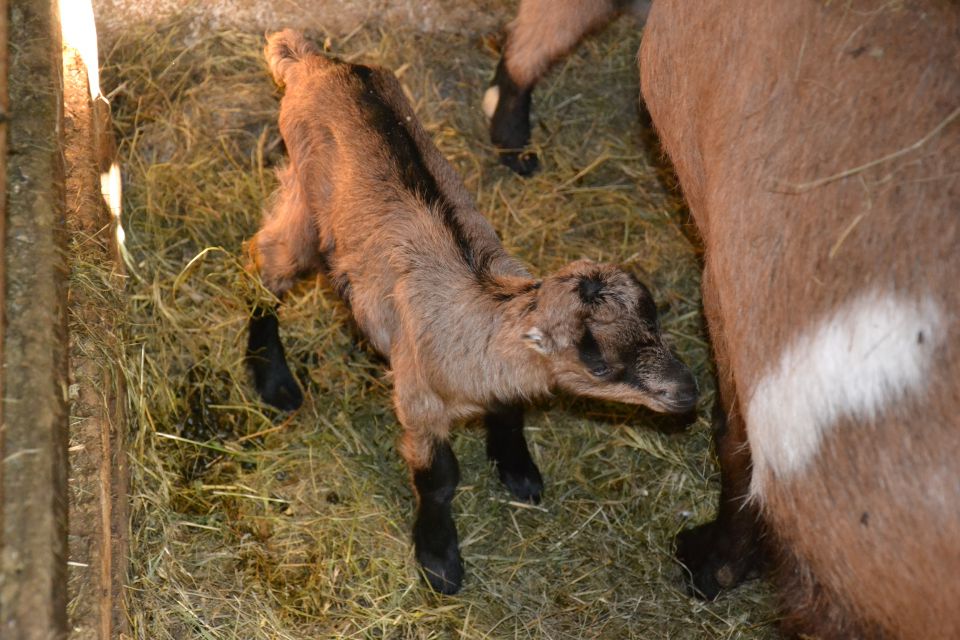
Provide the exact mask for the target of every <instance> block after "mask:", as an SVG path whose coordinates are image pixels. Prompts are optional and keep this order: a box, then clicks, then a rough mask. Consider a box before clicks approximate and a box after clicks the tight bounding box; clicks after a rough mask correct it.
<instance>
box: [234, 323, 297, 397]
mask: <svg viewBox="0 0 960 640" xmlns="http://www.w3.org/2000/svg"><path fill="white" fill-rule="evenodd" d="M246 360H247V364H248V365H249V366H250V369H251V370H252V371H253V384H254V386H255V387H256V389H257V393H259V394H260V397H261V398H263V401H264V402H266V403H267V404H269V405H271V406H273V407H276V408H277V409H280V410H281V411H293V410H294V409H297V408H298V407H299V406H300V405H301V404H303V393H302V392H301V391H300V386H299V385H298V384H297V381H296V379H295V378H294V377H293V373H292V372H291V371H290V367H289V366H288V365H287V358H286V355H285V354H284V351H283V344H282V343H281V342H280V321H279V319H278V318H277V310H276V308H273V309H265V308H263V307H260V306H257V307H256V308H254V310H253V315H251V316H250V327H249V336H248V338H247V354H246Z"/></svg>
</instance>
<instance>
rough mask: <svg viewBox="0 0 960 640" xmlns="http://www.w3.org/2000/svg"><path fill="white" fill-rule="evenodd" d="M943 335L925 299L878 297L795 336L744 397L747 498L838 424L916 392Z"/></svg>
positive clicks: (796, 467) (758, 495)
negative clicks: (750, 470) (750, 471)
mask: <svg viewBox="0 0 960 640" xmlns="http://www.w3.org/2000/svg"><path fill="white" fill-rule="evenodd" d="M945 334H946V322H945V321H944V318H943V314H942V312H941V310H940V307H939V305H938V304H937V302H936V301H935V300H933V299H932V298H930V297H924V298H905V297H901V296H897V295H894V294H891V293H879V292H870V293H867V294H864V295H862V296H860V297H858V298H856V299H855V300H853V301H852V302H850V303H848V304H846V305H844V306H843V307H841V308H839V309H837V310H836V311H834V312H833V313H832V314H831V315H829V316H828V317H826V318H825V319H823V320H821V321H820V322H818V323H817V324H816V326H815V327H813V329H812V330H811V331H809V332H806V333H804V334H802V335H801V337H800V338H799V339H797V340H796V341H795V342H794V343H793V344H792V345H790V346H789V347H788V348H787V349H786V350H784V351H783V352H782V355H781V356H780V359H779V361H778V362H777V364H776V366H775V367H774V368H773V369H772V370H771V372H770V373H768V374H767V375H766V376H764V377H763V378H762V379H761V380H760V381H759V382H758V383H757V385H756V386H755V387H754V389H753V392H752V393H751V394H750V395H749V396H748V397H749V401H748V403H747V411H746V419H747V436H748V438H749V442H750V451H751V456H752V458H753V478H752V480H751V487H750V493H751V496H752V497H753V498H755V499H761V500H762V498H763V494H764V485H765V483H766V482H767V480H768V479H769V477H770V475H771V474H774V475H776V477H777V479H778V480H781V481H782V480H784V479H786V478H789V477H790V476H791V475H793V474H796V473H798V472H800V471H802V470H803V469H804V468H805V467H806V466H807V465H808V464H809V463H810V462H811V460H812V459H813V458H814V457H815V456H816V455H817V451H818V449H819V448H820V445H821V442H822V440H823V438H824V435H825V434H826V432H827V431H829V430H830V429H831V428H832V427H833V426H834V425H835V424H836V422H837V421H838V420H839V419H841V418H848V419H850V418H852V419H854V420H859V421H864V422H868V421H870V420H872V419H874V418H875V417H876V416H878V415H881V414H882V413H883V412H884V411H886V410H887V409H888V408H889V407H890V406H891V405H892V404H894V403H896V402H899V401H901V400H902V399H903V398H904V397H905V396H907V395H908V394H914V393H918V392H920V391H922V389H923V386H924V384H925V380H926V376H927V373H928V370H929V368H930V363H931V361H932V356H933V353H934V349H936V347H937V345H938V344H939V343H940V342H942V340H943V339H944V337H945ZM865 437H869V436H867V435H866V434H865Z"/></svg>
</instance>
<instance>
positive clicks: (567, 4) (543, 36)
mask: <svg viewBox="0 0 960 640" xmlns="http://www.w3.org/2000/svg"><path fill="white" fill-rule="evenodd" d="M631 5H636V6H635V7H634V9H635V10H636V11H637V12H638V13H641V14H644V15H645V14H646V12H647V10H648V9H649V2H629V1H625V0H560V1H557V0H523V1H522V2H521V3H520V8H519V9H518V10H517V17H516V18H514V20H513V22H511V23H510V25H509V26H508V27H507V33H508V36H507V43H506V45H505V46H504V51H503V60H504V64H505V65H506V67H507V71H508V72H509V73H510V77H511V78H513V81H514V82H516V83H517V85H519V86H521V87H531V86H533V85H534V84H536V83H537V81H539V80H540V78H542V77H543V75H544V74H545V73H546V72H547V70H548V69H549V68H550V66H551V65H553V64H554V63H555V62H556V61H557V60H559V59H560V58H561V57H563V56H564V55H566V54H567V53H569V52H570V51H571V50H572V49H573V48H574V47H575V46H576V44H577V43H578V42H580V40H581V39H582V38H583V37H584V36H585V35H586V34H588V33H590V32H591V31H593V30H595V29H600V28H601V27H604V26H606V25H607V24H609V23H610V22H611V21H612V20H613V19H614V18H616V17H617V16H618V15H620V14H621V13H622V12H623V11H624V10H626V9H627V8H629V7H630V6H631Z"/></svg>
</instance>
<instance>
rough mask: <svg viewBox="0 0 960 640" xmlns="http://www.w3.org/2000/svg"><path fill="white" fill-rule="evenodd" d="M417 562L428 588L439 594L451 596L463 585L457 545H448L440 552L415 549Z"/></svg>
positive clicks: (461, 564)
mask: <svg viewBox="0 0 960 640" xmlns="http://www.w3.org/2000/svg"><path fill="white" fill-rule="evenodd" d="M417 562H419V563H420V566H421V567H423V575H424V577H425V578H426V580H427V584H428V585H430V588H431V589H433V590H434V591H436V592H437V593H439V594H442V595H445V596H452V595H453V594H455V593H457V592H458V591H460V587H461V586H462V585H463V560H462V559H461V558H460V551H459V549H458V548H457V545H456V544H454V545H452V546H448V547H447V548H446V549H444V550H442V551H441V552H440V553H433V552H431V551H427V550H426V549H421V548H418V549H417Z"/></svg>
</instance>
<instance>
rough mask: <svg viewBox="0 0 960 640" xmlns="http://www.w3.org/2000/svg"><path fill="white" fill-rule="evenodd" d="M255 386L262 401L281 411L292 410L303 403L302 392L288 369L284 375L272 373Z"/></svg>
mask: <svg viewBox="0 0 960 640" xmlns="http://www.w3.org/2000/svg"><path fill="white" fill-rule="evenodd" d="M256 387H257V391H258V392H259V393H260V397H261V398H262V399H263V401H264V402H266V403H267V404H269V405H270V406H271V407H275V408H277V409H279V410H281V411H293V410H294V409H299V408H300V405H302V404H303V392H302V391H300V385H298V384H297V381H296V380H294V379H293V374H291V373H290V371H289V370H288V371H287V372H286V375H285V376H284V375H273V376H271V377H269V378H268V379H267V380H266V381H265V382H264V384H263V385H262V386H261V385H260V384H256Z"/></svg>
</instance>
